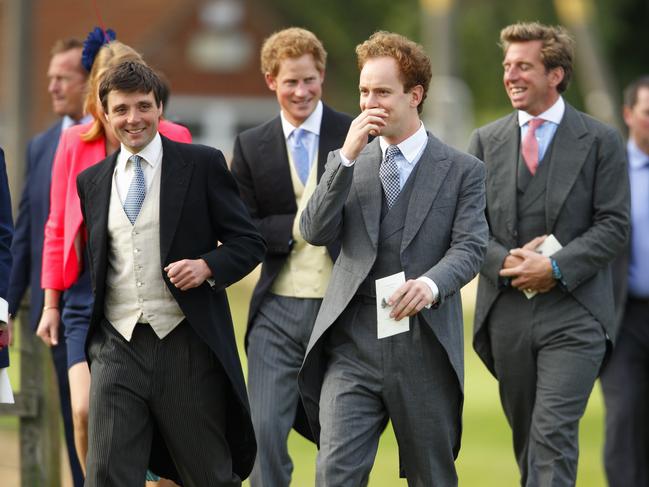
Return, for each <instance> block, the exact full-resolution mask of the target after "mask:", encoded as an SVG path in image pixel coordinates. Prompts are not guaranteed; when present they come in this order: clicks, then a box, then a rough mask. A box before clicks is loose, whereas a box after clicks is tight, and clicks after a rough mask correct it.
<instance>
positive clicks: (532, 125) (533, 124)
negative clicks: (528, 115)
mask: <svg viewBox="0 0 649 487" xmlns="http://www.w3.org/2000/svg"><path fill="white" fill-rule="evenodd" d="M543 122H545V120H543V119H542V118H533V119H531V120H530V121H529V122H527V127H528V130H531V131H532V133H534V132H535V131H536V129H537V128H539V127H540V126H541V125H543Z"/></svg>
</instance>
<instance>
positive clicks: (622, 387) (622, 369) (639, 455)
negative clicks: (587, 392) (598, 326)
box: [601, 299, 649, 487]
mask: <svg viewBox="0 0 649 487" xmlns="http://www.w3.org/2000/svg"><path fill="white" fill-rule="evenodd" d="M601 382H602V391H603V392H604V402H605V404H606V445H605V448H604V464H605V467H606V476H607V478H608V484H609V486H610V487H626V486H633V487H648V486H649V300H643V301H640V300H634V299H629V300H628V302H627V305H626V310H625V313H624V320H623V322H622V328H621V329H620V334H619V336H618V339H617V343H616V345H615V348H614V349H613V354H612V355H611V359H610V361H609V362H608V364H607V365H606V368H605V369H604V372H603V373H602V377H601Z"/></svg>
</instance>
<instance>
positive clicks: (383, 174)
mask: <svg viewBox="0 0 649 487" xmlns="http://www.w3.org/2000/svg"><path fill="white" fill-rule="evenodd" d="M400 153H401V151H400V150H399V147H397V146H396V145H390V146H388V148H387V149H386V151H385V157H384V158H383V162H382V163H381V167H380V169H379V177H380V178H381V184H382V185H383V194H385V201H386V202H387V203H388V208H392V205H394V202H395V201H396V200H397V198H398V197H399V193H400V192H401V185H400V184H399V167H398V166H397V161H396V157H397V156H398V155H399V154H400Z"/></svg>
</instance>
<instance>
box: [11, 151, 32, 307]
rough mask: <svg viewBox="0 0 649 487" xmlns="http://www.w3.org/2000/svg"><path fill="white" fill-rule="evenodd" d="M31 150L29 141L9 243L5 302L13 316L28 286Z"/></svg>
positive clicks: (29, 268)
mask: <svg viewBox="0 0 649 487" xmlns="http://www.w3.org/2000/svg"><path fill="white" fill-rule="evenodd" d="M32 150H33V146H32V141H30V142H29V144H28V145H27V161H28V164H27V172H26V175H25V186H24V188H23V192H22V195H21V197H20V204H19V206H18V218H17V219H16V226H15V228H14V238H13V242H12V243H11V255H12V257H13V266H12V268H11V277H10V279H9V291H8V294H7V301H8V302H9V313H10V314H11V315H14V316H15V315H16V313H17V312H18V307H19V306H20V301H21V300H22V298H23V296H24V294H25V290H26V289H27V287H28V285H29V275H30V272H31V218H30V214H31V209H30V207H31V201H30V199H29V188H30V187H31V184H33V183H32V182H31V178H32V177H33V176H32V175H33V167H32V165H33V156H32Z"/></svg>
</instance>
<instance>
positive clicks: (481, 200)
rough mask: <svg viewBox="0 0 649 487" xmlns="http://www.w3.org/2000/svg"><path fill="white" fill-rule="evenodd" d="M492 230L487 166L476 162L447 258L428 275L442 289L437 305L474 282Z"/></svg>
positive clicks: (468, 173)
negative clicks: (487, 204) (487, 202)
mask: <svg viewBox="0 0 649 487" xmlns="http://www.w3.org/2000/svg"><path fill="white" fill-rule="evenodd" d="M488 235H489V230H488V227H487V221H486V219H485V167H484V164H483V163H482V162H479V161H475V159H474V162H473V163H472V164H471V166H470V167H468V168H467V169H466V170H465V174H464V177H463V178H462V182H461V184H460V189H459V192H458V195H457V205H456V207H455V215H454V217H453V226H452V228H451V242H450V246H449V248H448V250H447V251H446V253H445V254H444V257H442V259H441V260H440V261H439V262H437V263H436V264H435V265H434V266H433V267H432V268H431V269H430V270H429V271H427V272H426V273H425V274H424V276H426V277H428V278H430V279H432V281H433V282H434V283H435V284H436V285H437V287H438V289H439V299H438V301H437V302H436V303H435V305H436V306H439V305H441V304H442V303H443V302H444V300H445V299H446V298H448V297H450V296H452V295H453V294H455V293H456V292H457V291H458V290H459V289H460V288H461V287H462V286H464V285H465V284H467V283H468V282H469V281H470V280H471V279H473V278H474V277H475V276H476V274H477V273H478V271H479V270H480V266H481V265H482V262H483V258H484V256H485V252H486V250H487V242H488Z"/></svg>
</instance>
